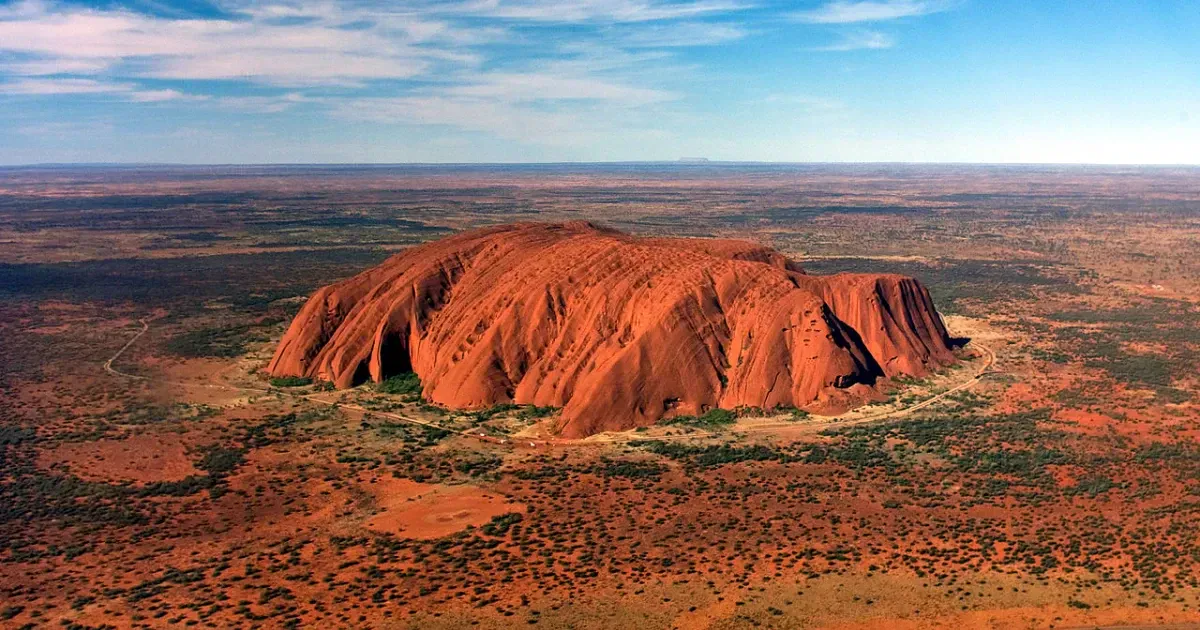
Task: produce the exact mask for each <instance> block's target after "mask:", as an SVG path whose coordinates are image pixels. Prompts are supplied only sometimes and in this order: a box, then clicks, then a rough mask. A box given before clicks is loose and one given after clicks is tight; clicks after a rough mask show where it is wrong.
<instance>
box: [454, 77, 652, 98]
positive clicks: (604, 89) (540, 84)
mask: <svg viewBox="0 0 1200 630" xmlns="http://www.w3.org/2000/svg"><path fill="white" fill-rule="evenodd" d="M442 93H443V94H446V95H449V96H467V97H475V98H494V99H499V100H504V101H539V100H557V101H564V100H565V101H577V100H601V101H615V102H619V103H625V104H628V105H640V104H646V103H657V102H661V101H667V100H671V99H673V98H675V95H673V94H671V93H670V92H666V91H663V90H654V89H648V88H639V87H634V86H629V85H622V84H620V83H613V82H609V81H605V80H603V79H599V78H596V77H586V78H579V77H571V76H560V75H554V74H543V73H529V72H525V73H511V74H508V73H491V74H486V75H480V76H479V77H478V78H477V79H476V80H474V81H472V82H469V83H466V84H464V85H456V86H452V87H448V88H445V89H443V90H442Z"/></svg>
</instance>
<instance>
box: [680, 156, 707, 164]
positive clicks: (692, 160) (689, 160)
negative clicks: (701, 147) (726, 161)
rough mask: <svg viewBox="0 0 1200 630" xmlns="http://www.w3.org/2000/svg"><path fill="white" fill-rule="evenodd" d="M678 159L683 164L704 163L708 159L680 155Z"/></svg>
mask: <svg viewBox="0 0 1200 630" xmlns="http://www.w3.org/2000/svg"><path fill="white" fill-rule="evenodd" d="M679 161H680V162H682V163H684V164H704V163H706V162H708V161H709V160H708V158H706V157H681V158H679Z"/></svg>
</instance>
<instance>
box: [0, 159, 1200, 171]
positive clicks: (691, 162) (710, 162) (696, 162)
mask: <svg viewBox="0 0 1200 630" xmlns="http://www.w3.org/2000/svg"><path fill="white" fill-rule="evenodd" d="M605 165H611V166H621V165H664V166H666V165H669V166H683V167H688V168H702V167H705V166H739V165H746V166H1072V167H1109V168H1114V167H1118V168H1119V167H1154V168H1172V167H1174V168H1181V167H1182V168H1196V167H1200V162H983V161H903V160H864V161H838V160H830V161H822V160H809V161H773V160H716V159H702V160H701V159H695V158H684V159H677V160H598V161H592V160H566V161H547V162H25V163H6V164H0V169H19V168H64V167H67V168H136V167H160V168H162V167H165V168H215V167H221V168H239V167H242V168H245V167H359V168H366V167H401V166H403V167H454V166H458V167H467V166H474V167H478V166H495V167H504V166H605Z"/></svg>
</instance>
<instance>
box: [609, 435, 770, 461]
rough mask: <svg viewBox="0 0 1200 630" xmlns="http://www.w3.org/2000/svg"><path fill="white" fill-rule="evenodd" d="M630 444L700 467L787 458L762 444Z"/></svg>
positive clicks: (642, 442) (655, 441) (660, 441)
mask: <svg viewBox="0 0 1200 630" xmlns="http://www.w3.org/2000/svg"><path fill="white" fill-rule="evenodd" d="M630 444H631V445H632V446H637V447H641V448H644V449H646V450H648V451H650V452H651V453H654V454H656V455H663V456H665V457H669V458H671V459H674V460H679V461H683V462H685V463H687V464H690V465H693V466H699V467H702V468H709V467H713V466H721V465H723V464H733V463H737V462H747V461H784V460H786V459H787V456H786V454H785V453H783V452H782V451H779V450H776V449H773V448H770V447H767V446H762V445H753V446H730V445H728V444H719V445H716V444H713V445H708V446H690V445H687V444H679V443H677V442H663V441H662V440H647V441H635V442H631V443H630Z"/></svg>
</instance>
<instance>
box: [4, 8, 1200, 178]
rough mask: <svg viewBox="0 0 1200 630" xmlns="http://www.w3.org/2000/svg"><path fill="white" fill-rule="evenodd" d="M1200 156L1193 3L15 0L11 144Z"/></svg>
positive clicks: (756, 155)
mask: <svg viewBox="0 0 1200 630" xmlns="http://www.w3.org/2000/svg"><path fill="white" fill-rule="evenodd" d="M683 156H703V157H708V158H711V159H714V160H764V161H917V162H946V161H951V162H1081V163H1188V164H1196V163H1200V7H1197V6H1196V4H1195V3H1194V2H1193V1H1191V0H1179V1H1168V0H1162V1H1155V0H1141V1H1136V2H1135V1H1132V0H1122V1H1117V0H1110V1H1105V0H1094V1H1088V2H1076V1H1070V0H1062V1H1058V0H1030V1H1018V0H996V1H985V0H869V1H862V0H813V1H793V2H780V1H774V0H410V1H403V0H400V1H395V2H381V1H379V0H321V1H315V2H303V3H291V2H287V1H275V0H261V1H260V0H230V1H224V0H215V1H210V0H129V1H124V2H123V1H121V0H113V1H105V2H84V3H80V2H48V1H40V0H38V1H18V2H0V163H3V164H28V163H41V162H175V163H263V162H271V163H282V162H289V163H291V162H544V161H610V160H673V159H676V158H679V157H683Z"/></svg>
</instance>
